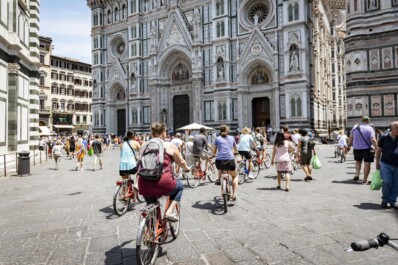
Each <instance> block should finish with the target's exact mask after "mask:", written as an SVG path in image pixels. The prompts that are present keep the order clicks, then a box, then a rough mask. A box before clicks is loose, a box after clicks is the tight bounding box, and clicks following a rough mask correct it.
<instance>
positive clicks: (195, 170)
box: [186, 159, 217, 188]
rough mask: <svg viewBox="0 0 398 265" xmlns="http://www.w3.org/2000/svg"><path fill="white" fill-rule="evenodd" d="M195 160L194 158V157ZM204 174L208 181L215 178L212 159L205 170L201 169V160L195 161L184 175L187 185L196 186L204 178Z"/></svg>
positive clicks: (215, 173) (215, 172) (214, 166)
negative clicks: (189, 170)
mask: <svg viewBox="0 0 398 265" xmlns="http://www.w3.org/2000/svg"><path fill="white" fill-rule="evenodd" d="M195 160H196V159H195ZM206 176H207V178H208V179H209V181H210V182H214V181H216V180H217V170H216V165H215V162H214V160H211V163H210V164H209V166H208V169H207V172H206V171H203V170H202V166H201V161H200V159H198V161H195V166H194V167H192V169H191V172H190V173H188V174H187V175H186V177H187V182H188V185H189V187H191V188H196V187H197V186H199V184H200V182H201V181H202V180H203V181H205V180H206Z"/></svg>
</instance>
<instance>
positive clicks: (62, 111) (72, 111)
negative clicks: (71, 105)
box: [53, 109, 75, 114]
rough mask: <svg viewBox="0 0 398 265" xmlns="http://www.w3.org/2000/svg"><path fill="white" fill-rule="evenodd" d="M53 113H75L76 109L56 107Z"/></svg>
mask: <svg viewBox="0 0 398 265" xmlns="http://www.w3.org/2000/svg"><path fill="white" fill-rule="evenodd" d="M53 113H57V114H59V113H65V114H74V113H75V111H74V110H68V109H54V110H53Z"/></svg>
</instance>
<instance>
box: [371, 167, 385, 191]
mask: <svg viewBox="0 0 398 265" xmlns="http://www.w3.org/2000/svg"><path fill="white" fill-rule="evenodd" d="M382 185H383V181H382V180H381V177H380V169H378V170H376V171H375V173H373V175H372V183H371V184H370V189H371V190H380V189H381V186H382Z"/></svg>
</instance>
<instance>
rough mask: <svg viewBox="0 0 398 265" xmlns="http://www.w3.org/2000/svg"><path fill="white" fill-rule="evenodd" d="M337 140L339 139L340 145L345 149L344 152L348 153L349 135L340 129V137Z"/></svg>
mask: <svg viewBox="0 0 398 265" xmlns="http://www.w3.org/2000/svg"><path fill="white" fill-rule="evenodd" d="M337 140H338V143H337V145H338V147H339V148H341V149H343V152H344V154H347V152H348V151H349V148H348V136H347V135H345V134H344V132H343V130H340V131H339V137H338V139H337ZM341 149H340V150H341Z"/></svg>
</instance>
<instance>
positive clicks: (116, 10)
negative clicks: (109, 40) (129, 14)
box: [114, 7, 119, 22]
mask: <svg viewBox="0 0 398 265" xmlns="http://www.w3.org/2000/svg"><path fill="white" fill-rule="evenodd" d="M114 15H115V19H114V20H115V22H118V21H119V9H118V8H117V7H115V11H114Z"/></svg>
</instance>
